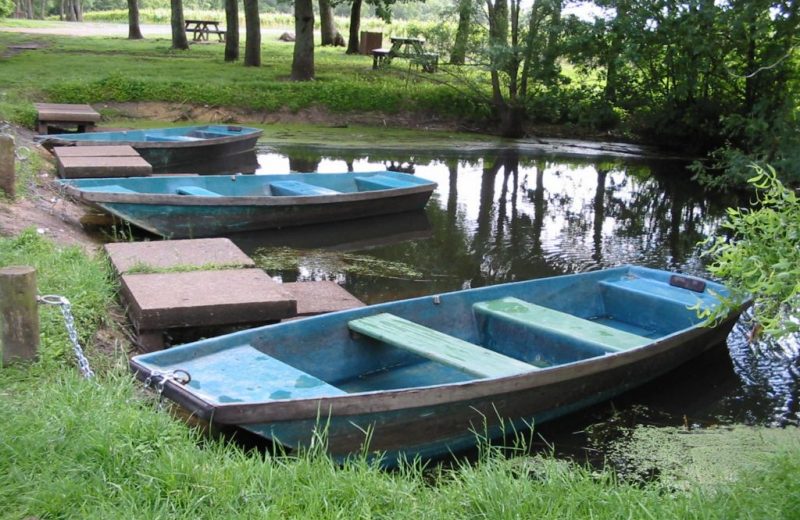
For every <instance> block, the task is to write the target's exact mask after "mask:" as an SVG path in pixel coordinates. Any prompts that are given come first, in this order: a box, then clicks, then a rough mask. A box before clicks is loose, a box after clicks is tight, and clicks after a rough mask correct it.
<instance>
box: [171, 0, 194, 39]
mask: <svg viewBox="0 0 800 520" xmlns="http://www.w3.org/2000/svg"><path fill="white" fill-rule="evenodd" d="M170 7H171V8H172V15H171V17H170V22H171V24H172V48H173V49H180V50H184V51H185V50H188V49H189V42H188V41H187V40H186V26H185V24H184V23H183V0H170Z"/></svg>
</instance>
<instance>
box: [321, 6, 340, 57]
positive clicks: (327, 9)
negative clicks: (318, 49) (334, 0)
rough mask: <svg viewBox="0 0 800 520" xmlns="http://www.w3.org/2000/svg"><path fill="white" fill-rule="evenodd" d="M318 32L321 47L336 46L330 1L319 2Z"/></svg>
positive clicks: (334, 24) (334, 25)
mask: <svg viewBox="0 0 800 520" xmlns="http://www.w3.org/2000/svg"><path fill="white" fill-rule="evenodd" d="M319 32H320V43H321V44H322V45H323V46H326V45H336V23H335V21H334V18H333V6H332V5H331V2H330V0H319Z"/></svg>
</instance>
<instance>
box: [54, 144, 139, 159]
mask: <svg viewBox="0 0 800 520" xmlns="http://www.w3.org/2000/svg"><path fill="white" fill-rule="evenodd" d="M53 154H54V155H55V156H56V157H58V158H60V157H139V152H137V151H136V150H134V149H133V147H132V146H128V145H109V146H56V147H55V148H53Z"/></svg>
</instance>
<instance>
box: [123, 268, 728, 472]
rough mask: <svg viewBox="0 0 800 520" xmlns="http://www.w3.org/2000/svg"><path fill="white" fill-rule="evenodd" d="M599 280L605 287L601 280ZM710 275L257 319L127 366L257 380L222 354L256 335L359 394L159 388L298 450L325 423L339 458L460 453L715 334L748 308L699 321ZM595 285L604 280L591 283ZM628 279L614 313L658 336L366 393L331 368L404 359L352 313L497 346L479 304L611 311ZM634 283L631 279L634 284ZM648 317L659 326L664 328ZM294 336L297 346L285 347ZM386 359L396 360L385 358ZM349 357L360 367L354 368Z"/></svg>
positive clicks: (674, 360) (630, 380)
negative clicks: (623, 304) (694, 288)
mask: <svg viewBox="0 0 800 520" xmlns="http://www.w3.org/2000/svg"><path fill="white" fill-rule="evenodd" d="M640 277H641V278H644V277H651V278H648V279H647V283H645V284H642V286H644V287H645V292H642V290H641V288H638V289H637V288H636V284H637V283H638V280H639V279H640ZM679 281H681V280H679ZM650 282H652V283H650ZM605 283H608V284H609V287H611V289H608V287H607V286H605V285H603V284H605ZM708 283H709V286H712V285H713V287H712V290H713V291H705V293H704V294H703V295H702V298H700V297H696V296H694V293H693V292H691V291H690V290H688V289H684V288H680V289H676V288H675V287H673V286H672V285H671V278H670V275H669V273H666V272H662V271H655V270H649V269H644V268H636V267H620V268H615V269H609V270H605V271H598V272H594V273H582V274H578V275H568V276H561V277H554V278H550V279H541V280H532V281H528V282H517V283H512V284H504V285H499V286H493V287H484V288H480V289H472V290H467V291H459V292H456V293H448V294H443V295H437V296H433V297H425V298H416V299H413V300H406V301H400V302H392V303H386V304H380V305H377V306H372V307H365V308H360V309H354V310H350V311H344V312H340V313H334V314H331V315H326V316H320V317H315V318H310V319H307V320H304V321H299V322H294V323H285V324H279V325H274V326H269V327H263V328H260V329H253V330H251V331H245V332H242V333H238V334H234V335H230V336H227V337H222V338H217V339H216V341H215V340H206V341H204V342H198V343H196V344H193V345H185V346H182V347H177V350H175V349H173V350H175V351H174V352H169V353H164V354H163V355H159V354H155V355H152V354H151V355H145V356H140V357H137V358H134V359H133V360H132V361H131V367H132V369H133V370H134V371H135V372H136V373H137V375H138V377H140V378H141V379H146V378H147V377H150V376H151V374H152V373H153V369H154V367H159V370H161V369H164V368H168V367H187V369H188V370H189V371H191V372H193V373H195V374H197V375H198V377H199V378H201V379H203V378H204V374H205V370H207V369H208V367H212V366H213V367H214V368H213V369H212V370H213V371H214V373H215V374H216V371H217V370H218V369H220V367H222V370H223V371H224V370H226V369H229V370H230V371H231V373H236V374H237V376H236V377H239V378H242V379H245V380H249V378H248V376H249V375H248V370H250V368H249V367H250V366H253V365H255V364H257V363H238V362H236V363H231V364H230V366H228V367H226V366H225V365H226V364H227V363H226V361H225V359H226V358H225V356H226V355H227V354H226V353H227V352H228V351H229V349H231V348H233V349H237V348H240V346H241V345H249V346H251V347H252V348H253V349H254V351H258V352H262V353H264V354H266V355H269V356H272V357H274V358H277V359H286V360H289V359H290V360H291V363H292V364H293V365H294V366H296V367H298V369H300V370H304V371H305V372H307V373H309V374H313V375H314V376H316V377H318V378H320V379H321V380H322V381H331V382H332V384H334V385H336V387H337V388H343V389H345V390H346V391H347V392H352V393H347V394H344V395H341V394H335V393H334V394H332V395H330V396H327V397H322V398H318V399H307V398H304V399H300V398H291V396H282V397H280V398H278V397H279V396H275V395H272V396H269V395H265V398H264V399H263V400H260V401H259V400H256V402H246V401H245V402H239V401H240V400H239V399H235V398H230V397H229V396H226V397H225V401H224V402H222V401H217V402H214V400H213V399H211V400H210V399H209V398H208V396H204V395H203V392H204V391H206V390H199V389H200V386H202V387H203V388H205V389H207V388H209V386H208V381H205V380H204V381H197V382H196V383H192V382H190V383H189V384H188V385H182V384H177V383H175V382H174V381H168V382H167V384H166V385H165V387H164V393H165V395H166V396H167V397H169V398H170V399H172V400H174V401H176V402H177V403H179V404H180V405H181V406H183V407H185V408H186V409H187V410H189V411H190V412H191V413H192V414H194V415H195V416H197V417H199V418H201V419H204V420H207V421H210V422H213V423H216V424H223V425H236V426H240V427H242V428H245V429H247V430H249V431H251V432H254V433H256V434H258V435H261V436H263V437H265V438H267V439H270V440H272V441H275V442H278V443H280V444H283V445H285V446H288V447H290V448H301V447H304V446H310V445H313V444H314V438H315V436H316V435H318V434H319V432H324V437H325V440H326V446H327V448H328V450H329V452H330V453H331V454H332V455H333V456H335V457H337V458H344V457H346V456H348V455H351V454H354V453H363V452H364V450H365V446H366V447H368V450H369V451H371V452H377V453H381V454H383V456H384V457H385V458H384V463H386V464H387V465H393V464H395V463H396V462H397V461H398V460H400V459H401V458H404V457H405V458H413V457H417V456H419V457H423V458H428V457H434V456H439V455H443V454H447V453H450V452H454V451H457V450H461V449H464V448H467V447H470V446H474V445H475V444H476V443H477V442H478V440H479V436H480V437H481V438H490V439H493V438H497V437H500V436H503V435H505V434H510V433H513V432H514V431H520V429H521V428H525V427H527V426H533V425H535V424H539V423H542V422H545V421H548V420H552V419H554V418H557V417H560V416H563V415H565V414H568V413H571V412H574V411H577V410H580V409H582V408H584V407H587V406H590V405H592V404H596V403H599V402H602V401H605V400H607V399H609V398H611V397H614V396H616V395H619V394H621V393H623V392H625V391H627V390H630V389H632V388H635V387H637V386H639V385H641V384H643V383H646V382H648V381H651V380H653V379H655V378H657V377H659V376H661V375H663V374H665V373H667V372H669V371H671V370H673V369H675V368H677V367H678V366H680V365H682V364H684V363H687V362H689V361H691V360H692V359H693V358H695V357H697V356H699V355H700V354H702V353H703V352H705V351H707V350H708V349H710V348H712V347H713V346H715V345H719V344H721V343H722V342H724V341H725V338H726V337H727V335H728V333H729V332H730V330H731V328H732V327H733V324H734V323H735V321H736V319H737V317H738V315H739V313H740V312H741V310H742V308H738V309H734V310H732V311H730V313H729V315H728V316H727V317H726V318H725V319H724V320H722V321H721V322H719V323H717V324H715V325H714V326H713V327H711V326H708V327H707V326H702V325H701V324H700V322H699V319H697V317H696V311H694V310H691V309H690V307H691V305H692V302H693V301H697V302H701V303H704V304H710V303H711V302H713V301H715V297H714V296H713V292H716V293H721V294H725V292H724V288H723V287H721V286H718V285H716V284H712V283H711V282H708ZM648 284H650V285H648ZM598 286H603V287H602V289H597V287H598ZM620 287H622V288H623V290H624V291H627V293H628V295H627V298H628V302H629V303H630V305H629V308H626V309H622V310H619V311H615V312H616V317H617V318H620V321H622V320H624V319H626V318H629V317H630V316H633V315H635V316H636V317H638V318H641V319H640V320H639V322H638V323H639V325H635V327H639V329H638V331H639V332H640V333H642V334H645V332H643V331H644V330H645V329H644V327H651V333H652V334H651V335H650V336H647V337H652V338H654V339H652V340H651V341H645V342H644V343H642V344H641V346H638V347H632V348H629V349H625V350H618V351H615V352H611V353H609V352H606V353H605V354H592V355H590V356H588V357H583V358H580V357H579V358H576V359H575V360H567V361H563V362H560V363H559V362H558V361H556V362H554V364H552V365H550V366H547V365H543V368H539V369H533V370H531V371H524V372H520V373H516V374H513V375H509V376H501V377H486V378H478V379H475V378H468V377H464V378H461V379H459V378H456V379H452V380H450V381H449V382H445V383H441V384H431V383H428V384H427V385H426V384H425V383H426V381H429V380H434V379H437V378H438V379H439V380H443V376H442V374H444V372H438V373H437V372H435V371H436V370H437V366H438V365H434V364H431V365H425V364H422V363H420V364H417V365H410V367H411V368H413V369H414V371H413V373H412V371H409V372H406V373H405V375H404V376H403V379H402V381H401V382H402V383H404V384H405V387H403V386H401V385H399V384H397V381H394V382H389V383H387V382H386V381H388V380H387V379H383V382H382V384H383V385H384V386H385V387H386V390H380V391H366V392H364V391H360V390H361V389H363V388H364V387H359V386H358V385H359V384H360V383H359V382H358V379H359V377H362V376H357V377H351V376H348V378H349V379H348V378H340V380H339V381H338V382H337V380H336V379H335V377H336V376H335V374H337V373H339V372H344V371H347V370H350V371H351V373H354V374H363V377H366V378H382V377H386V376H391V373H392V370H394V369H395V368H394V367H397V366H401V365H402V362H403V358H401V357H400V355H399V354H395V353H394V352H395V351H394V350H391V349H379V348H376V347H368V348H367V349H364V348H363V346H364V345H360V344H358V342H359V341H360V339H359V338H358V336H356V337H355V339H352V334H351V333H350V332H348V326H347V324H348V323H352V322H354V321H356V320H359V319H363V318H364V317H370V316H375V315H376V314H378V313H391V314H393V315H397V316H402V317H403V318H405V319H407V320H412V321H414V322H417V323H422V324H424V325H426V326H428V327H431V328H434V329H438V330H440V331H444V332H447V333H448V334H451V335H458V336H459V337H461V338H462V339H466V340H468V341H470V342H471V343H473V344H479V343H480V344H482V345H485V346H486V347H487V348H488V347H491V345H492V341H491V340H490V339H486V338H487V337H488V336H485V334H487V330H489V329H486V328H485V327H484V326H485V325H486V323H483V324H480V323H479V322H476V321H475V316H474V312H475V308H476V305H480V304H481V303H485V302H486V301H488V300H492V301H496V299H497V298H505V297H512V298H519V299H522V300H526V299H527V300H532V301H537V302H539V303H544V302H550V303H552V305H553V307H555V308H561V309H564V308H567V307H570V306H576V305H577V306H580V305H586V306H587V311H586V313H585V314H586V316H594V315H596V313H595V309H592V308H591V307H592V306H594V307H595V308H600V307H602V306H603V305H605V308H606V309H610V308H611V306H612V305H616V304H617V303H618V302H619V299H617V300H616V302H617V303H614V302H613V301H612V300H611V299H609V300H606V301H604V302H600V301H599V300H601V299H603V298H608V297H609V294H611V293H610V291H611V290H615V291H616V290H617V289H619V288H620ZM632 288H633V289H635V290H630V289H632ZM647 291H649V293H648V292H647ZM671 293H676V294H677V296H678V299H676V300H674V301H669V300H667V297H668V296H669V295H670V294H671ZM665 301H666V303H665ZM581 319H589V318H588V317H587V318H581ZM687 320H688V321H687ZM690 322H693V323H694V325H690ZM620 326H622V327H625V326H626V325H624V324H621V325H620ZM652 326H654V327H657V328H658V327H662V326H663V327H662V328H660V329H659V330H656V329H653V328H652ZM633 327H634V326H633V325H631V326H629V328H628V330H629V331H633V330H634V328H633ZM495 330H499V329H495ZM481 335H484V336H483V337H484V339H483V340H480V337H481ZM642 338H644V336H642ZM506 339H507V343H508V345H505V346H506V347H508V348H506V349H505V350H502V349H501V348H496V350H498V351H499V350H502V352H503V353H504V354H505V355H512V354H513V357H514V358H516V359H517V360H522V361H525V362H529V363H533V362H534V360H535V359H536V356H537V354H536V352H534V351H536V350H537V349H541V348H544V347H541V341H540V342H538V343H535V342H532V341H531V340H530V339H529V337H527V336H525V337H523V336H520V335H517V336H516V337H514V338H510V337H506ZM390 341H391V340H390ZM542 341H546V339H545V340H542ZM348 342H349V343H348ZM289 344H291V346H290V347H287V346H286V345H289ZM366 345H368V344H366ZM553 346H554V347H555V349H556V350H558V351H559V352H558V353H556V356H558V355H561V354H560V353H562V352H566V351H568V350H569V349H570V348H571V346H570V340H569V339H568V338H567V339H564V338H562V339H559V340H557V341H556V342H555V343H553ZM373 349H374V350H373ZM220 356H221V357H220ZM389 356H397V357H394V358H391V359H386V358H387V357H389ZM159 359H163V361H161V360H159ZM380 359H384V360H385V366H387V367H389V368H388V372H386V373H377V372H376V371H375V370H373V366H375V365H374V363H375V362H376V360H380ZM198 360H200V361H198ZM203 360H204V361H203ZM203 363H206V367H204V366H203ZM354 363H361V364H362V365H363V366H360V367H353V366H351V365H353V364H354ZM418 368H419V369H418ZM399 371H400V370H398V372H399ZM376 373H377V375H376ZM431 374H435V376H433V377H432V376H431ZM223 379H224V378H223ZM354 379H355V380H356V382H355V386H354V383H352V381H353V380H354ZM254 380H258V379H257V378H254ZM217 381H219V379H217ZM193 384H196V385H198V386H197V388H192V385H193ZM198 390H199V391H198ZM290 390H291V388H290ZM334 390H336V389H334ZM208 391H210V390H208ZM232 393H233V394H235V392H232Z"/></svg>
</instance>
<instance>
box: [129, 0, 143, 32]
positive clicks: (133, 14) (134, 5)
mask: <svg viewBox="0 0 800 520" xmlns="http://www.w3.org/2000/svg"><path fill="white" fill-rule="evenodd" d="M142 38H144V36H142V30H141V29H140V28H139V2H138V1H137V0H128V39H129V40H141V39H142Z"/></svg>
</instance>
